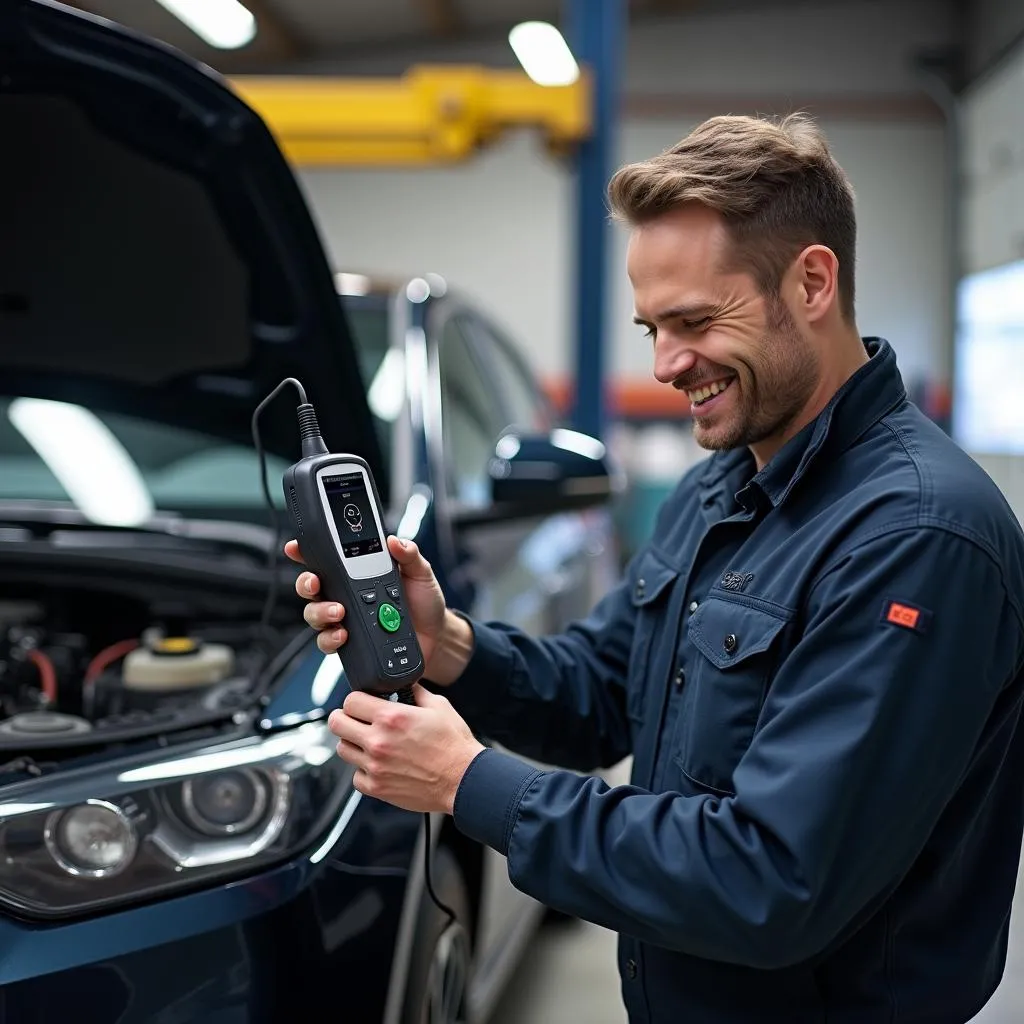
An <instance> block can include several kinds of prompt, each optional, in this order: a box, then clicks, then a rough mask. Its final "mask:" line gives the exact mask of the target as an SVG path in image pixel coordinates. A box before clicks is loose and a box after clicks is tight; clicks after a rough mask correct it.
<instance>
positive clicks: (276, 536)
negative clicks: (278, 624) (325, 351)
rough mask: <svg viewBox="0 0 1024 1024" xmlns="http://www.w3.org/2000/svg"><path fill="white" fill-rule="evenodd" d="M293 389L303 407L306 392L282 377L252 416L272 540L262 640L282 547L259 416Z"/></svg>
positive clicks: (272, 606) (274, 600)
mask: <svg viewBox="0 0 1024 1024" xmlns="http://www.w3.org/2000/svg"><path fill="white" fill-rule="evenodd" d="M289 385H290V386H291V387H293V388H295V390H296V391H297V392H298V394H299V402H300V403H301V404H302V405H306V404H307V402H306V389H305V388H304V387H303V386H302V384H300V383H299V381H297V380H296V379H295V378H294V377H285V379H284V380H283V381H281V383H280V384H278V385H277V387H276V388H274V390H273V391H271V392H270V394H269V395H267V397H266V398H264V399H263V401H262V402H260V404H259V405H257V406H256V409H255V411H254V412H253V414H252V423H251V430H252V442H253V444H254V445H255V446H256V457H257V458H258V459H259V463H260V484H261V485H262V487H263V498H264V500H265V501H266V503H267V509H268V510H269V514H270V530H271V533H272V537H273V539H272V540H271V542H270V551H269V553H268V555H267V573H268V575H269V577H270V583H269V586H268V588H267V597H266V600H265V601H264V602H263V612H262V614H261V615H260V632H261V633H262V634H263V635H264V636H265V635H266V632H267V630H268V629H269V628H270V621H271V619H272V618H273V615H274V609H275V608H276V606H277V594H278V589H279V587H278V579H277V557H278V549H279V548H280V547H281V539H282V533H283V531H282V529H281V520H280V517H279V516H278V514H277V508H276V507H275V505H274V499H273V498H271V496H270V484H269V483H268V482H267V453H266V452H265V451H264V450H263V440H262V438H261V437H260V424H259V420H260V416H262V415H263V410H264V409H266V407H267V406H268V405H270V403H271V402H272V401H273V400H274V399H275V398H277V396H278V395H279V394H280V393H281V392H282V391H283V390H284V389H285V388H286V387H288V386H289Z"/></svg>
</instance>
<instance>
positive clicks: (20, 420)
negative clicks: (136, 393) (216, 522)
mask: <svg viewBox="0 0 1024 1024" xmlns="http://www.w3.org/2000/svg"><path fill="white" fill-rule="evenodd" d="M350 318H351V322H352V328H353V333H354V335H355V339H356V344H357V346H358V348H359V361H360V368H361V370H362V373H363V379H364V380H365V381H367V382H370V383H369V385H368V387H369V388H370V389H371V394H372V387H373V384H372V382H373V381H374V380H376V379H377V378H378V376H379V375H380V373H381V370H382V367H383V364H384V357H385V354H386V352H387V310H386V306H383V305H382V306H380V307H379V308H361V309H358V310H353V311H352V312H351V313H350ZM378 390H380V385H378ZM372 404H373V403H371V405H372ZM376 404H377V405H378V406H380V404H381V403H380V400H379V399H378V401H377V403H376ZM374 422H375V423H376V424H377V428H378V433H379V436H380V439H381V445H382V452H383V453H384V456H385V459H386V457H387V451H388V445H389V442H390V431H389V423H388V417H387V416H386V415H385V416H383V417H382V416H380V415H376V414H375V416H374ZM287 466H288V462H287V461H286V460H285V459H282V458H279V457H277V456H274V455H269V456H268V457H267V473H268V482H269V485H270V493H271V496H272V497H273V499H274V501H275V504H276V505H277V506H278V508H283V506H284V501H283V497H282V493H281V486H280V481H281V475H282V474H283V472H284V470H285V469H286V468H287ZM5 502H18V503H21V502H58V503H69V502H70V503H71V504H73V505H74V506H76V507H77V508H78V509H79V510H80V511H82V512H83V513H84V514H85V515H86V516H87V517H88V518H89V519H91V520H93V521H95V522H98V523H105V524H108V525H136V524H140V523H142V522H144V521H145V519H146V517H147V516H148V515H149V514H151V513H152V512H153V511H155V510H160V511H165V512H176V513H180V514H182V515H186V516H190V517H198V518H215V519H230V520H242V521H246V522H257V523H264V522H265V521H266V501H265V499H264V497H263V491H262V489H261V485H260V477H259V464H258V461H257V459H256V452H255V449H254V448H253V447H252V446H250V445H238V444H229V443H226V442H225V441H224V440H223V439H222V438H219V437H216V436H214V435H211V434H205V433H203V432H201V431H195V430H188V429H184V428H180V427H175V426H173V425H170V424H167V423H161V422H155V421H150V420H146V419H143V418H140V417H135V416H127V415H122V414H118V413H111V412H106V411H94V410H90V409H87V408H84V407H82V406H78V405H72V404H69V403H65V402H52V401H47V400H41V399H35V398H25V397H19V396H3V397H0V505H2V504H3V503H5Z"/></svg>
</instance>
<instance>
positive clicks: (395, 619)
mask: <svg viewBox="0 0 1024 1024" xmlns="http://www.w3.org/2000/svg"><path fill="white" fill-rule="evenodd" d="M377 621H378V622H379V623H380V624H381V626H383V628H384V629H386V630H387V631H388V632H389V633H394V632H396V631H397V630H398V627H399V626H401V625H402V614H401V612H399V610H398V609H397V608H396V607H395V606H394V605H393V604H389V603H388V602H387V601H385V602H384V603H383V604H382V605H381V606H380V608H378V609H377Z"/></svg>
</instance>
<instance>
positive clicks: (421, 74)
mask: <svg viewBox="0 0 1024 1024" xmlns="http://www.w3.org/2000/svg"><path fill="white" fill-rule="evenodd" d="M231 84H232V87H233V88H234V89H235V91H236V92H237V93H238V95H239V96H241V98H242V99H243V100H245V102H246V103H248V104H249V105H250V106H251V107H253V109H255V110H256V112H257V113H258V114H259V115H260V116H261V117H262V118H263V119H264V121H266V123H267V125H268V127H269V128H270V130H271V131H272V132H273V133H274V135H275V137H276V138H277V141H278V144H279V145H280V146H281V148H282V150H283V151H284V153H285V155H286V156H287V157H288V159H289V160H290V161H291V162H292V163H293V164H295V165H297V166H305V167H354V166H382V167H383V166H387V167H394V166H422V165H431V164H450V163H457V162H459V161H462V160H465V159H467V158H469V157H471V156H472V155H473V154H474V153H475V152H476V151H477V150H479V149H480V148H481V147H482V146H485V145H487V144H488V143H489V142H491V141H493V140H494V139H495V138H496V137H497V136H498V135H499V134H501V133H502V132H504V131H506V130H508V129H510V128H518V127H533V128H536V129H538V130H540V131H541V132H542V134H543V136H544V138H545V141H546V143H547V144H548V146H549V148H550V149H551V150H552V151H553V152H558V153H561V152H565V151H566V150H568V149H569V148H571V147H572V145H573V144H575V143H577V142H580V141H582V140H583V139H585V138H586V137H587V136H588V135H589V133H590V130H591V87H590V79H589V76H588V75H587V73H586V71H585V70H584V71H583V72H582V73H581V75H580V77H579V78H578V79H577V81H576V82H574V83H573V84H572V85H565V86H543V85H537V84H536V83H535V82H533V81H532V80H531V79H530V78H528V77H527V76H526V75H525V74H523V73H521V72H517V71H505V70H494V69H489V68H484V67H478V66H475V65H419V66H415V67H413V68H410V70H409V71H407V72H406V73H405V74H404V75H402V76H401V77H400V78H397V79H395V78H379V79H378V78H333V77H313V76H309V77H307V76H293V77H264V76H237V77H234V78H232V79H231Z"/></svg>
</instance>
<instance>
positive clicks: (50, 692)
mask: <svg viewBox="0 0 1024 1024" xmlns="http://www.w3.org/2000/svg"><path fill="white" fill-rule="evenodd" d="M26 656H27V657H28V660H29V661H31V662H32V664H33V665H35V667H36V668H37V669H39V679H40V682H41V684H42V688H43V694H44V696H45V697H46V702H47V703H48V704H49V705H50V707H55V706H56V704H57V670H56V669H55V668H54V667H53V662H52V661H51V660H50V659H49V658H48V657H47V656H46V655H45V654H43V652H42V651H37V650H36V649H35V648H34V647H33V648H30V649H29V650H28V651H27V652H26Z"/></svg>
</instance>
